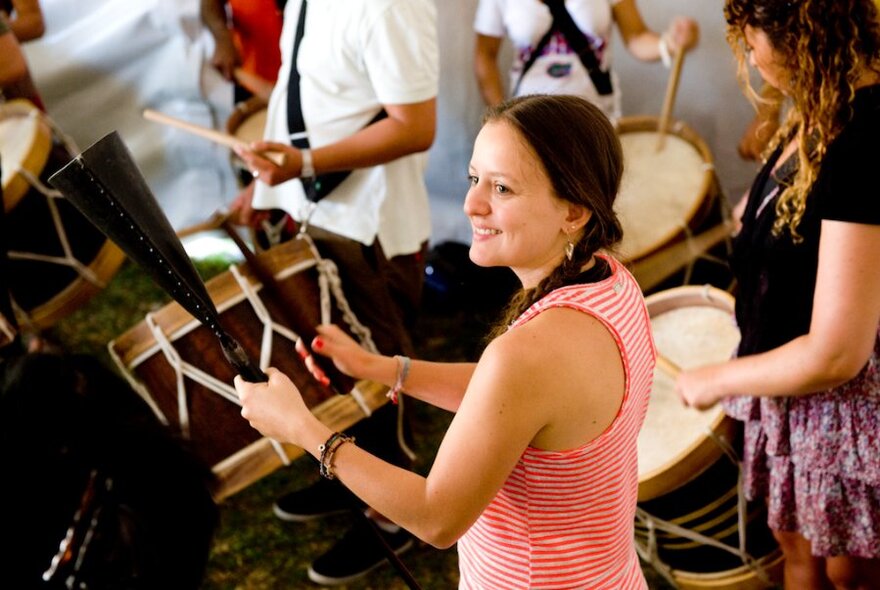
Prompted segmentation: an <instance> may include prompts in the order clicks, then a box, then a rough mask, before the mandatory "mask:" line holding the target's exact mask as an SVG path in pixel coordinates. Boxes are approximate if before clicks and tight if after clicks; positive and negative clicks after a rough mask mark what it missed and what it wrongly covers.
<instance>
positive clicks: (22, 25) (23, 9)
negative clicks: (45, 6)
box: [7, 0, 46, 43]
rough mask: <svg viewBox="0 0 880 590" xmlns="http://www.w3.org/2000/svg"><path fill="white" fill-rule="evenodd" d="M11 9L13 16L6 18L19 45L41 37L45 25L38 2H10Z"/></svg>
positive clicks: (17, 0)
mask: <svg viewBox="0 0 880 590" xmlns="http://www.w3.org/2000/svg"><path fill="white" fill-rule="evenodd" d="M12 8H13V12H14V13H15V14H14V17H10V18H8V21H9V27H10V28H11V29H12V32H13V33H14V34H15V37H16V38H17V39H18V40H19V41H20V42H21V43H24V42H25V41H31V40H33V39H39V38H40V37H42V36H43V33H45V32H46V23H45V21H44V19H43V10H42V8H40V2H39V0H12ZM7 17H9V15H7Z"/></svg>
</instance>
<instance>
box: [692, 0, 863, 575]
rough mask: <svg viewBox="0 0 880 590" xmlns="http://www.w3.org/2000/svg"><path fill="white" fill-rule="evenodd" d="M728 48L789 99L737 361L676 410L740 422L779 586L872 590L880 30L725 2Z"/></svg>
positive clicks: (812, 13)
mask: <svg viewBox="0 0 880 590" xmlns="http://www.w3.org/2000/svg"><path fill="white" fill-rule="evenodd" d="M725 16H726V18H727V23H728V39H729V41H730V42H731V45H732V46H733V48H734V52H735V53H736V55H737V57H738V59H739V63H740V74H741V78H742V79H743V80H744V83H745V84H746V86H747V90H748V91H751V88H750V87H748V83H747V72H746V62H747V61H748V62H749V63H751V65H752V66H754V67H755V68H757V70H758V71H759V72H760V74H761V76H762V77H763V78H764V80H765V82H767V83H768V84H770V85H772V86H775V87H776V88H778V89H779V90H780V91H781V92H783V93H784V94H785V95H786V96H787V97H788V98H789V99H790V100H791V103H792V108H791V111H790V113H789V115H788V118H787V120H786V121H785V123H784V124H783V126H782V127H781V129H780V130H779V131H778V132H777V134H776V135H775V137H774V139H773V140H772V142H773V145H774V146H775V148H774V149H773V151H772V153H771V154H770V157H769V158H768V160H767V162H766V163H765V165H764V167H763V169H762V170H761V171H760V173H759V174H758V176H757V177H756V179H755V181H754V183H753V185H752V188H751V191H750V194H749V196H748V199H747V200H746V201H745V203H744V205H745V206H744V210H743V215H742V219H741V222H742V229H741V231H740V233H739V235H738V236H737V237H736V241H735V246H734V253H733V261H732V264H733V268H734V272H735V274H736V276H737V279H738V283H739V292H738V294H737V309H736V316H737V322H738V323H739V326H740V330H741V332H742V340H741V342H740V345H739V350H738V354H737V358H736V359H734V360H732V361H729V362H727V363H723V364H719V365H713V366H709V367H704V368H700V369H697V370H692V371H686V372H684V373H682V374H681V376H680V377H679V380H678V383H677V388H678V391H679V393H680V394H681V396H682V398H683V399H684V401H685V403H687V404H689V405H692V406H696V407H700V408H705V407H708V406H711V405H713V404H715V403H717V402H719V401H721V400H724V404H725V409H726V410H727V412H728V414H730V415H731V416H733V417H734V418H737V419H739V420H742V421H744V422H745V443H744V445H745V447H744V465H745V470H746V471H745V484H746V493H747V495H748V496H749V497H752V498H754V497H761V496H763V497H765V498H766V499H767V503H768V509H769V525H770V528H771V529H772V530H773V531H774V534H775V536H776V538H777V539H778V540H779V543H780V546H781V547H782V550H783V553H784V555H785V586H786V588H831V587H834V588H878V587H880V581H878V580H880V332H878V327H880V265H878V264H877V260H876V258H875V257H876V256H877V254H878V253H880V197H878V189H877V186H878V182H877V165H878V163H880V57H878V56H880V24H878V19H877V8H876V6H875V4H874V2H873V1H872V0H796V1H795V0H788V1H784V0H727V2H726V6H725Z"/></svg>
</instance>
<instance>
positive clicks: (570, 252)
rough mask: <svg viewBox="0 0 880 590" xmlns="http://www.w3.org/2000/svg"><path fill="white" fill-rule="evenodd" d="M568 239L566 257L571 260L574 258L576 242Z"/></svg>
mask: <svg viewBox="0 0 880 590" xmlns="http://www.w3.org/2000/svg"><path fill="white" fill-rule="evenodd" d="M566 237H567V238H568V243H567V244H566V245H565V257H566V258H568V259H569V260H571V259H572V257H573V256H574V242H572V241H571V238H570V237H568V236H566Z"/></svg>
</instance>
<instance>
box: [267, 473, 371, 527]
mask: <svg viewBox="0 0 880 590" xmlns="http://www.w3.org/2000/svg"><path fill="white" fill-rule="evenodd" d="M362 506H363V503H362V502H361V501H360V500H359V499H358V498H357V496H355V495H354V494H352V493H351V492H349V491H348V489H346V488H345V486H343V485H341V484H340V483H338V482H336V481H331V480H329V479H324V478H321V479H319V480H317V481H316V482H315V483H313V484H312V485H310V486H308V487H305V488H302V489H300V490H297V491H295V492H291V493H289V494H285V495H284V496H281V497H280V498H278V499H277V500H276V501H275V505H274V506H272V511H273V512H274V513H275V516H277V517H278V518H280V519H281V520H287V521H289V522H308V521H310V520H316V519H318V518H324V517H325V516H332V515H334V514H341V513H343V512H346V511H348V510H351V509H352V508H360V507H362Z"/></svg>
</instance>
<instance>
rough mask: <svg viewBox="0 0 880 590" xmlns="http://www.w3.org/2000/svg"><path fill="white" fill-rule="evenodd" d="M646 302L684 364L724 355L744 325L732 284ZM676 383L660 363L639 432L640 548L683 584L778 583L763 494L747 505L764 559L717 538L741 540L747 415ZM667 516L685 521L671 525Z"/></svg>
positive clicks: (749, 547) (752, 547) (751, 548)
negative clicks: (697, 402)
mask: <svg viewBox="0 0 880 590" xmlns="http://www.w3.org/2000/svg"><path fill="white" fill-rule="evenodd" d="M646 304H647V307H648V313H649V314H650V316H651V328H652V332H653V335H654V341H655V344H656V347H657V351H658V354H660V355H663V356H664V357H665V358H666V359H668V360H670V361H671V362H672V363H674V364H675V365H677V366H679V367H681V368H684V369H688V368H694V367H698V366H703V365H706V364H710V363H714V362H721V361H724V360H727V359H729V358H730V357H731V356H732V354H733V353H734V352H735V351H736V347H737V345H738V343H739V330H738V329H737V327H736V325H735V320H734V318H733V310H734V300H733V297H732V296H731V295H730V294H729V293H727V292H725V291H722V290H720V289H717V288H715V287H711V286H709V285H704V286H684V287H676V288H673V289H669V290H666V291H661V292H658V293H655V294H653V295H650V296H648V297H647V298H646ZM674 384H675V381H674V378H673V377H672V376H670V375H668V374H666V373H664V372H663V369H661V368H659V367H658V368H657V369H655V374H654V389H653V391H652V394H651V401H650V403H649V406H648V413H647V416H646V418H645V424H644V426H643V428H642V431H641V434H640V435H639V441H638V447H639V452H638V454H639V495H638V499H639V503H638V515H637V518H636V543H637V546H638V547H639V548H640V553H642V556H643V558H645V559H647V560H648V561H652V562H653V563H654V564H655V566H658V565H659V569H666V568H668V569H669V570H670V571H669V573H670V574H671V576H672V578H673V580H674V581H675V583H676V584H677V585H678V586H679V587H680V588H683V589H689V588H694V589H695V588H716V589H725V588H729V589H730V590H733V589H747V590H749V589H759V588H769V587H772V584H770V583H769V582H768V581H767V580H768V579H769V577H770V576H772V575H775V573H772V572H771V570H773V569H774V568H778V567H779V566H780V565H781V561H782V557H781V552H780V551H779V549H778V546H777V543H776V541H775V539H774V538H773V536H772V533H771V532H770V530H769V528H768V527H767V515H766V509H765V508H764V504H763V502H752V503H747V504H746V505H745V509H744V512H743V516H744V521H745V523H746V525H745V531H744V533H745V549H746V553H747V554H748V555H749V556H751V558H752V559H754V560H755V562H754V564H753V565H754V567H750V565H747V561H748V559H747V560H745V561H744V559H743V558H742V556H741V555H737V554H735V553H732V552H728V551H726V550H724V549H722V548H719V547H717V546H715V545H714V544H715V543H721V544H723V545H725V546H728V547H730V548H732V549H734V550H736V549H738V548H739V547H740V526H739V521H738V519H739V516H740V513H739V512H738V500H739V496H738V489H737V482H738V477H739V469H738V466H737V464H736V463H735V457H732V456H731V455H732V447H733V445H734V443H735V442H737V441H738V437H739V436H740V435H741V432H740V428H739V423H738V422H737V421H735V420H733V419H731V418H729V417H727V416H726V415H725V414H724V412H723V410H722V409H721V407H720V406H715V407H714V408H712V409H709V410H706V411H699V410H695V409H692V408H688V407H685V406H684V405H683V404H682V403H681V401H680V400H679V398H678V394H676V392H675V390H674ZM665 523H672V524H673V525H676V526H677V527H681V528H680V529H673V530H668V528H664V524H665ZM694 533H696V534H694ZM697 535H702V536H703V537H706V538H709V539H710V540H711V541H707V540H706V539H700V538H699V537H697ZM652 551H654V552H655V553H652Z"/></svg>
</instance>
